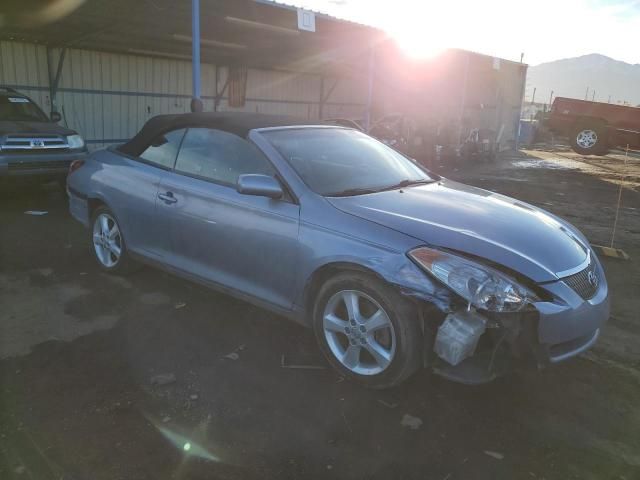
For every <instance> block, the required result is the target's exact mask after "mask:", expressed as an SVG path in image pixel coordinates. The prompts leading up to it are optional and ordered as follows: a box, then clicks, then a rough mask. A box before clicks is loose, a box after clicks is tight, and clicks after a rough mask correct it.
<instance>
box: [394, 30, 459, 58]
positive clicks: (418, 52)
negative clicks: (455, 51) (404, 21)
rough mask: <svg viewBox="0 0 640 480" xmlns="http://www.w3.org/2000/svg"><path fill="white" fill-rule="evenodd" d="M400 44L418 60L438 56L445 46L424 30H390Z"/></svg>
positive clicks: (408, 53)
mask: <svg viewBox="0 0 640 480" xmlns="http://www.w3.org/2000/svg"><path fill="white" fill-rule="evenodd" d="M389 33H390V35H391V36H392V37H393V38H394V39H395V41H396V43H397V44H398V46H399V47H400V48H401V49H402V50H403V51H404V52H405V53H406V54H407V55H408V56H409V57H412V58H415V59H418V60H428V59H430V58H433V57H436V56H437V55H438V54H440V53H441V52H442V51H443V50H445V48H446V47H445V46H443V45H441V44H439V43H437V42H435V41H433V39H430V38H428V37H427V36H425V35H424V32H412V31H403V32H397V33H393V32H389Z"/></svg>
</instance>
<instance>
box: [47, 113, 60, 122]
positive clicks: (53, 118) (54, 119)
mask: <svg viewBox="0 0 640 480" xmlns="http://www.w3.org/2000/svg"><path fill="white" fill-rule="evenodd" d="M50 117H51V121H52V122H53V123H58V122H59V121H60V120H62V115H60V113H59V112H51V115H50Z"/></svg>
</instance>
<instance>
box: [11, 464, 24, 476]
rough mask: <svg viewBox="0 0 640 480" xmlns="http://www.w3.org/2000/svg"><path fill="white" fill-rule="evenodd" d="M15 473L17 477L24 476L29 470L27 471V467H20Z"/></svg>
mask: <svg viewBox="0 0 640 480" xmlns="http://www.w3.org/2000/svg"><path fill="white" fill-rule="evenodd" d="M13 471H14V472H15V473H16V474H17V475H22V474H23V473H24V472H26V471H27V469H26V467H25V466H24V465H18V466H17V467H16V468H14V469H13Z"/></svg>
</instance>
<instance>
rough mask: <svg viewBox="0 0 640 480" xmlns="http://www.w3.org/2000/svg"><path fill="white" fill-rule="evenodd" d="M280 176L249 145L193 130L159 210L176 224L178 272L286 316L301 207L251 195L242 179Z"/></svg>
mask: <svg viewBox="0 0 640 480" xmlns="http://www.w3.org/2000/svg"><path fill="white" fill-rule="evenodd" d="M251 173H253V174H268V175H275V173H276V172H275V170H274V167H273V166H272V165H271V163H270V162H269V161H268V160H267V158H266V157H265V156H264V154H262V152H261V151H260V150H259V149H258V148H257V147H256V146H255V145H254V144H253V143H250V142H249V141H247V140H245V139H242V138H240V137H238V136H236V135H233V134H231V133H227V132H223V131H220V130H213V129H207V128H190V129H189V130H188V131H187V133H186V135H185V137H184V140H183V142H182V146H181V148H180V151H179V153H178V157H177V160H176V165H175V168H174V170H173V172H171V173H168V174H167V175H166V176H165V177H164V178H163V180H162V184H161V188H160V193H159V199H160V203H159V205H162V208H163V209H164V211H166V212H167V217H168V218H169V221H170V237H171V250H172V251H171V255H170V256H171V259H170V261H171V263H172V264H173V266H175V267H176V268H179V269H181V270H183V271H186V272H189V273H191V274H194V275H196V276H198V277H200V278H203V279H206V280H209V281H212V282H215V283H217V284H220V285H222V286H225V287H229V288H232V289H233V290H236V291H237V292H241V293H244V294H248V295H251V296H253V297H256V298H258V299H261V300H263V301H267V302H269V303H271V304H274V305H277V306H279V307H282V308H290V307H291V305H292V302H293V295H294V290H295V289H294V281H295V269H296V263H297V261H296V260H297V256H298V226H299V214H300V209H299V206H298V205H297V204H296V203H295V202H293V201H292V200H291V199H287V198H283V199H277V200H274V199H270V198H267V197H260V196H252V195H243V194H240V193H238V191H237V190H236V183H237V178H238V176H239V175H242V174H251Z"/></svg>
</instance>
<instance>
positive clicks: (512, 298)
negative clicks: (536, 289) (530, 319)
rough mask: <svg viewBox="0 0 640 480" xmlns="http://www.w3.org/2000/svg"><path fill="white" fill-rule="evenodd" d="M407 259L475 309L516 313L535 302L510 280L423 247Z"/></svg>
mask: <svg viewBox="0 0 640 480" xmlns="http://www.w3.org/2000/svg"><path fill="white" fill-rule="evenodd" d="M409 257H410V258H412V259H413V260H414V261H415V262H416V263H417V264H418V265H420V266H421V267H422V268H424V269H425V270H426V271H427V272H429V273H430V274H431V275H433V276H434V277H435V278H437V279H438V280H440V281H441V282H442V283H444V284H445V285H447V286H448V287H449V288H451V289H452V290H453V291H454V292H456V293H457V294H458V295H460V296H461V297H462V298H464V299H465V300H466V301H467V302H469V303H470V304H471V305H473V306H474V307H476V308H480V309H484V310H488V311H491V312H517V311H519V310H522V309H523V308H524V307H525V306H526V305H527V304H529V303H531V302H536V301H538V300H539V299H538V297H537V296H536V294H535V293H533V292H532V291H531V290H529V289H528V288H527V287H524V286H523V285H521V284H519V283H518V282H516V281H515V280H514V279H513V278H511V277H509V276H507V275H505V274H504V273H502V272H499V271H497V270H495V269H493V268H491V267H487V266H486V265H482V264H479V263H476V262H474V261H471V260H467V259H466V258H463V257H458V256H456V255H452V254H450V253H445V252H442V251H439V250H434V249H431V248H427V247H421V248H417V249H415V250H412V251H411V252H409Z"/></svg>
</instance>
